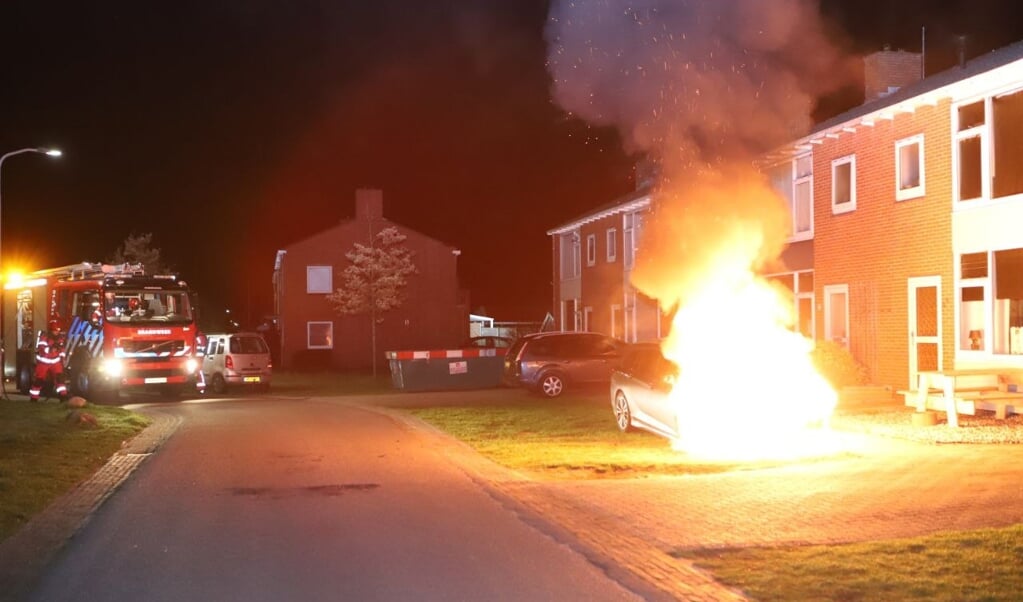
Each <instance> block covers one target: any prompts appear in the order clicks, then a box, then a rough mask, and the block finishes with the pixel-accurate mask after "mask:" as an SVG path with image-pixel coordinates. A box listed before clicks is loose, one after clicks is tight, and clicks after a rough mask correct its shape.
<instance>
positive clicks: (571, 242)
mask: <svg viewBox="0 0 1023 602" xmlns="http://www.w3.org/2000/svg"><path fill="white" fill-rule="evenodd" d="M580 263H581V258H580V257H579V232H569V233H568V234H562V235H561V279H562V280H567V279H569V278H578V277H579V274H580V273H581V272H582V266H581V265H580Z"/></svg>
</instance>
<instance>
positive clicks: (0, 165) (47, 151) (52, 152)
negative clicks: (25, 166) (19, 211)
mask: <svg viewBox="0 0 1023 602" xmlns="http://www.w3.org/2000/svg"><path fill="white" fill-rule="evenodd" d="M24 153H40V154H43V155H49V156H51V157H59V156H61V155H62V154H63V153H61V152H60V151H59V150H57V149H55V148H35V147H30V148H19V149H18V150H15V151H11V152H9V153H7V154H5V155H2V156H0V212H2V211H3V201H2V199H3V175H4V161H5V160H7V158H8V157H13V156H14V155H21V154H24ZM0 216H2V213H0ZM2 267H3V219H2V217H0V268H2Z"/></svg>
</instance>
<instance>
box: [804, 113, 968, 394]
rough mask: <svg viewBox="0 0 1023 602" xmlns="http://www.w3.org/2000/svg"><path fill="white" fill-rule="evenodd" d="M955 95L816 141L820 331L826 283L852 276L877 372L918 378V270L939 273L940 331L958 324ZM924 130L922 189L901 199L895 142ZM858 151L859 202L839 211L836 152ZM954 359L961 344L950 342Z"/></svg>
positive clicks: (862, 338)
mask: <svg viewBox="0 0 1023 602" xmlns="http://www.w3.org/2000/svg"><path fill="white" fill-rule="evenodd" d="M949 111H950V103H949V101H947V100H946V101H944V102H941V103H939V104H937V105H936V106H923V107H920V108H918V109H917V110H916V111H915V112H913V113H899V114H896V115H895V116H894V118H892V119H879V120H877V121H875V122H874V125H873V126H868V125H859V126H857V127H856V128H855V132H844V133H842V134H840V135H838V137H837V138H825V139H824V140H823V141H822V142H821V144H818V145H815V146H814V149H813V167H814V193H813V199H814V270H815V279H814V284H815V291H814V293H815V299H816V303H817V309H818V311H817V312H816V316H817V333H818V337H819V338H822V337H821V335H822V334H823V333H825V323H824V321H825V319H826V316H825V312H824V311H822V309H823V307H822V304H823V300H824V288H825V286H828V285H847V286H848V290H849V297H848V302H849V341H848V343H849V348H850V350H851V351H852V352H853V354H854V355H855V356H856V357H857V359H859V360H860V361H861V362H862V363H863V364H864V365H866V366H867V368H868V371H869V375H870V378H871V381H872V382H874V383H876V384H887V385H892V386H894V387H899V388H905V387H908V386H909V385H910V382H909V380H910V366H909V352H910V337H911V335H912V334H913V333H914V332H915V331H914V328H915V326H914V325H910V324H909V290H908V283H909V279H910V278H915V277H924V276H938V277H940V281H941V288H940V290H941V303H940V307H941V311H940V316H941V320H942V331H943V332H945V333H952V332H953V319H954V298H953V290H954V287H953V286H952V282H953V267H954V263H953V256H952V237H951V220H952V179H951V174H952V169H951V164H952V163H951V162H952V157H951V148H952V147H951V139H950V119H949ZM917 135H923V139H924V143H923V149H924V151H923V152H924V177H923V179H924V186H925V194H924V196H922V197H918V198H912V199H907V200H902V201H900V200H896V173H895V165H896V142H897V141H899V140H902V139H906V138H909V137H911V136H917ZM848 155H855V161H856V165H855V178H856V180H855V181H856V208H855V210H853V211H850V212H848V213H841V214H837V215H836V214H834V213H833V211H832V188H833V182H832V161H833V160H834V159H839V158H842V157H846V156H848ZM942 349H943V352H942V353H943V363H944V365H946V366H951V365H952V357H953V350H954V349H953V346H952V345H950V344H946V345H943V346H942Z"/></svg>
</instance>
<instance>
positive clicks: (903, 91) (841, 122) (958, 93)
mask: <svg viewBox="0 0 1023 602" xmlns="http://www.w3.org/2000/svg"><path fill="white" fill-rule="evenodd" d="M996 71H998V72H999V73H1001V72H1002V71H1010V72H1012V73H1013V74H1014V75H1015V77H1014V79H1015V81H1018V82H1020V84H1021V85H1023V41H1021V42H1016V43H1014V44H1010V45H1009V46H1005V47H1003V48H999V49H998V50H993V51H991V52H989V53H987V54H983V55H981V56H979V57H976V58H974V59H972V60H970V61H968V62H966V63H965V64H963V65H961V66H959V65H957V66H955V67H952V68H950V69H946V70H945V71H942V72H940V73H936V74H934V75H931V76H929V77H927V78H925V79H922V80H920V81H918V82H916V83H914V84H911V85H909V86H905V87H903V88H900V89H899V90H897V91H896V92H894V93H892V94H889V95H886V96H884V97H881V98H878V99H875V100H871V101H869V102H866V103H864V104H862V105H860V106H858V107H855V108H853V109H850V110H848V111H846V112H844V113H841V114H839V115H836V116H835V117H832V118H831V119H828V120H826V121H823V122H821V123H819V124H817V125H816V126H815V127H814V128H813V130H812V131H811V132H810V133H809V134H807V135H806V136H804V137H802V138H800V139H798V140H795V141H793V142H790V143H787V144H785V145H783V146H782V147H780V148H778V149H775V150H774V151H773V152H771V153H769V154H768V155H767V157H766V159H767V160H770V159H780V158H783V157H790V156H793V155H796V154H800V153H803V152H806V151H809V150H811V149H812V148H813V145H815V144H820V143H821V142H822V141H823V140H824V139H825V138H838V137H840V136H841V135H843V134H846V133H853V132H855V131H856V128H858V127H873V125H874V123H875V122H876V121H878V120H883V119H893V118H894V117H895V115H896V114H898V113H912V112H913V111H914V110H915V109H916V108H917V107H920V106H922V105H935V104H937V103H938V102H939V101H941V100H945V99H950V98H951V99H957V98H967V97H969V96H971V95H980V94H983V93H985V92H987V91H989V88H990V82H989V81H988V78H987V77H984V76H987V75H989V74H993V72H996Z"/></svg>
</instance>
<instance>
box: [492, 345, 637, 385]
mask: <svg viewBox="0 0 1023 602" xmlns="http://www.w3.org/2000/svg"><path fill="white" fill-rule="evenodd" d="M627 346H628V344H627V343H624V342H622V341H619V340H616V339H613V338H611V337H609V336H605V335H602V334H597V333H595V332H544V333H539V334H531V335H526V336H524V337H521V338H519V339H518V340H516V341H515V343H513V344H512V346H511V347H510V348H509V349H508V354H507V355H505V359H504V383H505V384H506V385H509V386H520V387H528V388H530V389H533V390H535V391H537V392H538V393H540V394H542V395H544V396H546V397H557V396H559V395H561V393H562V392H563V391H564V390H565V387H566V386H569V387H573V386H576V385H599V384H607V383H610V382H611V370H612V369H614V368H615V367H616V366H617V365H618V362H619V359H620V357H621V354H622V351H623V350H624V348H625V347H627Z"/></svg>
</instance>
